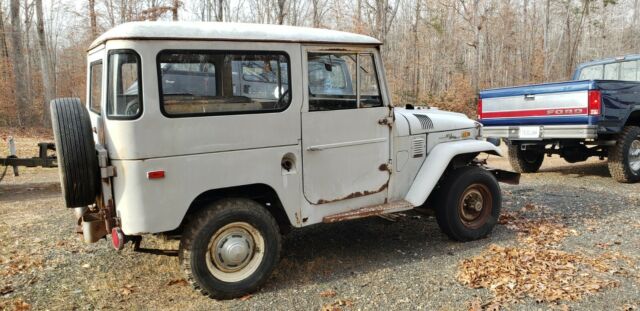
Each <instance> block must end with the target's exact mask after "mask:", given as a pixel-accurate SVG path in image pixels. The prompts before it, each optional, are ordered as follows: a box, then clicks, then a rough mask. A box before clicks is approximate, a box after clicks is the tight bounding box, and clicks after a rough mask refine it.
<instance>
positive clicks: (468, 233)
mask: <svg viewBox="0 0 640 311" xmlns="http://www.w3.org/2000/svg"><path fill="white" fill-rule="evenodd" d="M501 207H502V196H501V193H500V185H498V181H497V180H496V178H495V177H494V176H493V175H492V174H491V173H489V172H487V171H486V170H484V169H482V168H480V167H477V166H468V167H463V168H460V169H456V170H455V171H453V172H452V173H451V174H450V175H449V176H448V177H446V179H445V180H444V182H443V184H442V185H441V186H440V187H439V189H438V193H437V201H436V220H437V221H438V225H439V226H440V229H442V231H443V232H444V233H445V234H446V235H448V236H449V237H450V238H451V239H453V240H457V241H472V240H477V239H481V238H483V237H485V236H487V234H489V233H490V232H491V230H493V227H494V226H495V224H496V223H497V221H498V217H499V216H500V208H501Z"/></svg>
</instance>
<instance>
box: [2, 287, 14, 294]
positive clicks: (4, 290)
mask: <svg viewBox="0 0 640 311" xmlns="http://www.w3.org/2000/svg"><path fill="white" fill-rule="evenodd" d="M9 293H13V287H11V286H10V285H6V286H5V287H3V288H1V289H0V295H6V294H9Z"/></svg>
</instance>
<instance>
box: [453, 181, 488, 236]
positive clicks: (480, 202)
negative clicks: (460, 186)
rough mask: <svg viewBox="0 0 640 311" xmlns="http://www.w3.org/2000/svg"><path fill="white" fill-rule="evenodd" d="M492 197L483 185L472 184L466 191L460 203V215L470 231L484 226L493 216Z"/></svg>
mask: <svg viewBox="0 0 640 311" xmlns="http://www.w3.org/2000/svg"><path fill="white" fill-rule="evenodd" d="M491 208H492V197H491V192H490V191H489V188H488V187H487V186H485V185H483V184H472V185H470V186H469V187H467V189H465V190H464V192H463V193H462V196H461V197H460V200H459V202H458V215H459V217H460V220H461V221H462V224H463V225H464V226H465V227H467V228H470V229H476V228H479V227H481V226H482V225H484V223H485V222H486V220H487V216H488V215H490V214H491Z"/></svg>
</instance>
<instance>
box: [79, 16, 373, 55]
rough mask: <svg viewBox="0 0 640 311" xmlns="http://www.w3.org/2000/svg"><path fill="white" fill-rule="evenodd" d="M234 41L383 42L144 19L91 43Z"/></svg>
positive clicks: (311, 31)
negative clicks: (116, 41)
mask: <svg viewBox="0 0 640 311" xmlns="http://www.w3.org/2000/svg"><path fill="white" fill-rule="evenodd" d="M118 39H131V40H136V39H145V40H149V39H156V40H170V39H175V40H192V41H195V40H219V41H224V40H234V41H263V42H264V41H275V42H298V43H300V42H304V43H313V42H316V43H339V44H340V43H343V44H369V45H380V44H382V43H381V42H380V41H378V40H377V39H375V38H372V37H369V36H365V35H360V34H355V33H349V32H344V31H337V30H329V29H320V28H310V27H297V26H287V25H269V24H247V23H228V22H224V23H219V22H163V21H154V22H151V21H144V22H130V23H124V24H121V25H118V26H116V27H114V28H112V29H110V30H108V31H107V32H105V33H104V34H102V35H101V36H100V37H98V38H97V39H96V40H95V41H93V43H92V44H91V47H90V49H92V48H94V47H96V46H97V45H99V44H101V43H104V42H106V41H109V40H118Z"/></svg>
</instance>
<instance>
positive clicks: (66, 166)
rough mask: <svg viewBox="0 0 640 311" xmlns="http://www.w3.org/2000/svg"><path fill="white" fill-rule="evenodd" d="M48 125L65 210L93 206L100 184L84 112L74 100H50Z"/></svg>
mask: <svg viewBox="0 0 640 311" xmlns="http://www.w3.org/2000/svg"><path fill="white" fill-rule="evenodd" d="M51 125H52V128H53V135H54V139H55V143H56V155H57V162H58V168H59V172H60V183H61V185H62V187H61V188H62V194H63V196H64V200H65V202H66V205H67V207H83V206H87V205H90V204H93V203H94V202H95V200H96V196H97V194H98V189H99V187H98V184H99V181H100V180H99V171H98V157H97V155H96V148H95V143H94V141H93V132H92V131H91V120H90V119H89V113H88V111H87V108H86V107H85V106H84V105H82V102H80V99H78V98H58V99H54V100H52V101H51Z"/></svg>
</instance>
